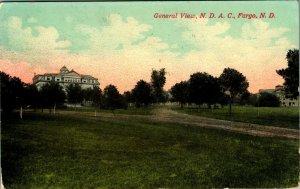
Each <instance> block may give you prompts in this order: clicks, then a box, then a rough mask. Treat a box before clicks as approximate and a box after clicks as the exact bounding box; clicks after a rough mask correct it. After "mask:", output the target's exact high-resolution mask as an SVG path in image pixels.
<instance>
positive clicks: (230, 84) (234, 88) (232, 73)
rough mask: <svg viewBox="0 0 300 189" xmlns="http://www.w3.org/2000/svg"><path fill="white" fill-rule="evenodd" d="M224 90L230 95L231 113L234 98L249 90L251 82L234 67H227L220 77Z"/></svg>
mask: <svg viewBox="0 0 300 189" xmlns="http://www.w3.org/2000/svg"><path fill="white" fill-rule="evenodd" d="M219 83H220V86H221V89H222V91H223V92H224V93H225V94H227V95H228V97H229V114H231V104H232V99H233V98H234V97H236V96H237V95H242V94H244V93H246V92H247V89H248V87H249V83H248V81H247V79H246V77H245V76H244V75H243V74H242V73H240V72H238V71H237V70H235V69H233V68H225V69H224V70H223V73H222V74H221V75H220V77H219Z"/></svg>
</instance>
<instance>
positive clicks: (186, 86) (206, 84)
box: [170, 68, 250, 111]
mask: <svg viewBox="0 0 300 189" xmlns="http://www.w3.org/2000/svg"><path fill="white" fill-rule="evenodd" d="M248 87H249V83H248V81H247V79H246V77H245V76H244V75H243V74H242V73H240V72H239V71H237V70H235V69H232V68H225V69H224V70H223V73H222V74H221V75H220V76H219V77H214V76H212V75H210V74H208V73H206V72H197V73H194V74H192V75H191V76H190V79H189V80H188V81H181V82H180V83H176V84H175V85H174V86H173V87H172V88H171V90H170V92H171V95H172V100H173V101H176V102H179V103H180V104H181V107H183V106H184V104H190V103H194V104H197V105H199V106H200V105H203V104H206V105H207V107H208V108H211V106H212V105H216V104H220V105H224V104H227V103H229V106H230V111H231V104H232V102H233V99H235V98H237V97H238V98H240V99H241V100H243V99H245V98H247V97H248V96H249V94H250V93H249V92H248V90H247V89H248Z"/></svg>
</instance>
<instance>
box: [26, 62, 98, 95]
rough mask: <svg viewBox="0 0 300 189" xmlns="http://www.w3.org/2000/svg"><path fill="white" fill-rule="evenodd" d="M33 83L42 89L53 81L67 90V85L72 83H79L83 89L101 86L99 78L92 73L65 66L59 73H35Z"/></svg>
mask: <svg viewBox="0 0 300 189" xmlns="http://www.w3.org/2000/svg"><path fill="white" fill-rule="evenodd" d="M32 80H33V84H35V85H36V87H37V89H38V90H40V89H41V87H42V86H43V85H45V84H46V83H49V82H51V81H54V82H57V83H59V84H60V85H61V86H62V87H63V89H64V90H65V91H66V87H67V86H68V85H70V84H78V85H80V86H81V88H82V89H87V88H94V87H99V85H100V83H99V81H98V79H97V78H95V77H93V76H90V75H82V74H79V73H77V72H75V71H74V70H71V71H69V70H68V68H67V67H66V66H63V67H62V68H61V69H60V70H59V73H45V74H38V75H36V74H34V77H33V79H32Z"/></svg>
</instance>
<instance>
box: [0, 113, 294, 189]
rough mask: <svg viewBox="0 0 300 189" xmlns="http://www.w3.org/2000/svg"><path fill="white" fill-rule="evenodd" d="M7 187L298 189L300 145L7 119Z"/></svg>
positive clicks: (74, 120)
mask: <svg viewBox="0 0 300 189" xmlns="http://www.w3.org/2000/svg"><path fill="white" fill-rule="evenodd" d="M1 142H2V154H1V155H2V169H3V170H2V171H3V180H4V185H5V186H6V188H8V189H14V188H18V189H19V188H20V189H26V188H63V189H64V188H66V189H70V188H78V189H81V188H126V189H127V188H212V187H216V188H223V187H249V188H254V187H261V188H262V187H269V188H275V187H277V188H283V187H284V188H286V187H291V186H296V185H297V181H298V175H299V155H298V141H297V140H283V139H275V138H261V137H254V136H247V135H242V134H237V133H230V132H226V131H222V130H215V129H204V128H198V127H186V126H182V125H179V124H167V123H152V122H148V121H138V120H134V119H133V120H130V121H124V120H123V121H121V120H115V119H111V120H100V119H99V118H95V117H93V116H90V117H88V116H85V117H83V116H81V115H80V113H79V112H77V113H75V112H74V113H73V114H72V113H71V114H70V113H69V114H62V113H61V114H56V115H53V114H48V113H28V112H26V113H25V115H24V119H23V120H18V119H15V118H14V117H12V118H7V117H6V118H4V117H3V123H2V133H1Z"/></svg>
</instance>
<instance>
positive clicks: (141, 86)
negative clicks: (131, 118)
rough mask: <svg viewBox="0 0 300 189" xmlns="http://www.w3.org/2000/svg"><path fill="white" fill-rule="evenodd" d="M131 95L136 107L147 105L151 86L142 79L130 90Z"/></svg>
mask: <svg viewBox="0 0 300 189" xmlns="http://www.w3.org/2000/svg"><path fill="white" fill-rule="evenodd" d="M132 96H133V99H134V102H135V105H136V106H137V107H140V106H142V105H143V106H148V105H149V104H150V103H151V100H152V98H151V86H150V84H149V83H147V82H146V81H144V80H140V81H138V82H137V84H136V85H135V87H134V89H133V90H132Z"/></svg>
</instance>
